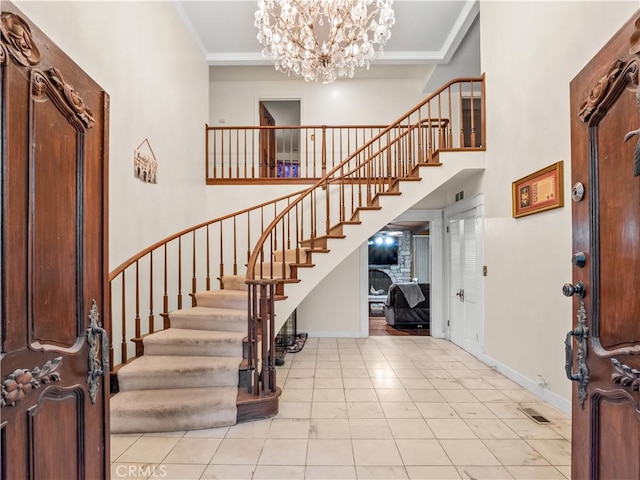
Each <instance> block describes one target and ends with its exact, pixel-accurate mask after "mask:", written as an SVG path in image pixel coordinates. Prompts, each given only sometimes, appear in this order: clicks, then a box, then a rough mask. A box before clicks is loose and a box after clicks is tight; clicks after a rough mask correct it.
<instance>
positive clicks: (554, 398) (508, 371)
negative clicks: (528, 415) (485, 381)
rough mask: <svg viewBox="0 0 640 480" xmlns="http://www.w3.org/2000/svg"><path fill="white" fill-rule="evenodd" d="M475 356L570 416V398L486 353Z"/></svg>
mask: <svg viewBox="0 0 640 480" xmlns="http://www.w3.org/2000/svg"><path fill="white" fill-rule="evenodd" d="M470 353H471V352H470ZM476 357H477V358H478V360H480V361H481V362H483V363H485V364H487V365H488V366H490V367H491V368H494V369H495V370H496V371H497V372H499V373H501V374H502V375H504V376H505V377H507V378H508V379H510V380H513V381H514V382H516V383H517V384H518V385H520V386H521V387H523V388H525V389H527V390H528V391H530V392H531V393H533V394H534V395H535V396H537V397H539V398H540V399H541V400H544V401H545V402H547V403H549V404H550V405H552V406H553V407H555V408H557V409H558V410H560V411H561V412H563V413H565V414H566V415H569V416H571V400H567V399H566V398H564V397H561V396H560V395H558V394H557V393H554V392H552V391H550V390H548V389H546V388H542V387H540V386H539V385H538V384H537V382H535V381H534V380H531V379H530V378H528V377H525V376H524V375H522V374H521V373H519V372H517V371H515V370H513V369H512V368H510V367H507V366H506V365H504V364H503V363H501V362H498V361H497V360H496V359H494V358H491V357H490V356H488V355H485V354H481V355H476Z"/></svg>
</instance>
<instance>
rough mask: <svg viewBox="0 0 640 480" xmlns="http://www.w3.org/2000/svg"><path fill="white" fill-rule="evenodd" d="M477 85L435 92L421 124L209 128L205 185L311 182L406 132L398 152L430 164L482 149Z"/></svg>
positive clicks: (451, 87) (448, 88) (207, 133)
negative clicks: (439, 155)
mask: <svg viewBox="0 0 640 480" xmlns="http://www.w3.org/2000/svg"><path fill="white" fill-rule="evenodd" d="M479 86H480V83H479V82H476V84H475V85H474V84H473V83H469V82H464V83H452V84H450V85H449V86H448V87H447V88H445V89H444V90H441V91H438V92H437V94H435V95H434V96H433V98H432V100H431V101H430V102H429V103H428V105H427V108H426V109H425V111H424V112H421V113H422V115H421V118H420V119H419V120H416V122H419V125H418V124H407V123H405V122H402V123H396V124H394V125H393V126H391V127H389V126H388V125H338V126H330V125H306V126H224V127H222V126H217V127H211V126H207V127H206V152H207V156H206V167H205V168H206V179H207V183H208V184H211V185H213V184H229V183H287V182H289V183H302V184H304V183H307V184H312V183H315V182H316V181H317V180H319V179H320V178H322V177H323V176H324V175H325V174H326V173H327V172H329V171H331V170H332V169H333V168H334V167H336V166H337V165H339V164H340V162H342V161H343V160H344V159H345V158H347V157H348V156H349V155H351V154H353V153H354V152H356V151H358V150H360V149H361V148H362V147H363V146H364V145H368V147H367V148H368V149H369V150H371V149H372V148H376V145H382V144H383V143H388V142H389V140H390V139H391V138H397V137H401V136H402V135H403V134H405V133H407V132H408V131H411V135H410V136H409V137H408V143H406V144H404V145H403V146H402V148H404V149H405V152H404V153H405V154H406V155H408V154H409V149H414V150H416V153H417V152H418V151H419V152H421V154H422V155H423V158H421V160H420V161H426V162H430V161H432V159H433V155H434V154H435V153H436V152H438V151H447V150H457V149H466V148H481V147H482V146H483V145H484V141H483V132H482V130H481V128H480V127H481V124H482V108H481V103H480V99H481V95H480V91H479V89H478V87H479ZM418 127H419V128H418ZM381 132H385V133H384V138H381V137H380V133H381ZM385 138H386V140H385ZM373 139H376V141H375V142H373V143H370V142H371V141H372V140H373ZM411 142H413V143H411ZM418 145H420V148H419V150H418V149H417V148H418ZM398 153H401V152H398Z"/></svg>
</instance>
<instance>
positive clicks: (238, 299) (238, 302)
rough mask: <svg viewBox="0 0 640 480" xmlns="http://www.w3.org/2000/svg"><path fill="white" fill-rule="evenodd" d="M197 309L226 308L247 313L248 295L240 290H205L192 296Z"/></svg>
mask: <svg viewBox="0 0 640 480" xmlns="http://www.w3.org/2000/svg"><path fill="white" fill-rule="evenodd" d="M194 296H195V298H196V305H197V306H198V307H213V308H228V309H236V310H243V311H244V312H245V313H246V311H247V305H248V293H247V292H245V291H240V290H206V291H204V292H197V293H195V294H194Z"/></svg>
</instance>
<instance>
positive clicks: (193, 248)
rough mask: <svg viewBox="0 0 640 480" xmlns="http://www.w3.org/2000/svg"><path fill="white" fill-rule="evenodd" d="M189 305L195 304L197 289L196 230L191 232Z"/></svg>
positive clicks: (193, 305)
mask: <svg viewBox="0 0 640 480" xmlns="http://www.w3.org/2000/svg"><path fill="white" fill-rule="evenodd" d="M191 270H192V276H191V306H192V307H195V306H196V291H197V290H198V281H197V279H196V231H195V230H194V231H193V232H191Z"/></svg>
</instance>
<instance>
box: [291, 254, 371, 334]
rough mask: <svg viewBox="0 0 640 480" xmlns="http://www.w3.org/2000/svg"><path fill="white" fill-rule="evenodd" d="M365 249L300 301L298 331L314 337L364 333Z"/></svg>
mask: <svg viewBox="0 0 640 480" xmlns="http://www.w3.org/2000/svg"><path fill="white" fill-rule="evenodd" d="M361 250H365V251H366V246H365V247H363V248H360V249H357V250H356V251H355V252H353V253H352V254H351V255H349V256H348V257H347V258H346V259H345V260H344V261H343V262H342V263H340V264H339V265H338V266H337V267H336V268H335V270H333V271H332V272H331V273H330V274H329V275H327V276H326V277H325V278H324V279H323V280H322V281H321V282H320V283H319V284H318V286H317V287H316V288H314V289H313V291H312V292H311V293H310V294H309V295H308V296H307V297H306V298H305V299H304V300H303V301H302V302H301V303H300V305H299V306H298V309H297V318H298V331H300V332H307V333H309V335H310V336H314V337H335V336H338V337H359V336H362V333H361V326H362V315H363V314H364V315H366V316H367V321H368V312H363V308H362V305H363V303H364V301H365V300H366V295H365V294H364V293H363V290H362V285H363V284H362V281H361V280H362V279H361V276H362V273H361V256H362V252H361Z"/></svg>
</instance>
